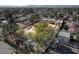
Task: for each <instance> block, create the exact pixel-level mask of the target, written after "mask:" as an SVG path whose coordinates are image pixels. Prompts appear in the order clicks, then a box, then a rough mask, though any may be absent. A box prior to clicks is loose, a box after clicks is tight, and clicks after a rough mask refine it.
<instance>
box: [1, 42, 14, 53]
mask: <svg viewBox="0 0 79 59" xmlns="http://www.w3.org/2000/svg"><path fill="white" fill-rule="evenodd" d="M13 50H14V48H12V47H11V46H10V45H8V44H7V43H5V42H3V41H0V54H9V53H13Z"/></svg>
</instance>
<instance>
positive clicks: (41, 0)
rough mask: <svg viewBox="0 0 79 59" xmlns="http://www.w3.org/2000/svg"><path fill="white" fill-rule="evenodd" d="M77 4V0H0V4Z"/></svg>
mask: <svg viewBox="0 0 79 59" xmlns="http://www.w3.org/2000/svg"><path fill="white" fill-rule="evenodd" d="M61 4H62V5H67V4H68V5H77V4H78V5H79V0H0V5H13V6H27V5H61Z"/></svg>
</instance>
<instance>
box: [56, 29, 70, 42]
mask: <svg viewBox="0 0 79 59" xmlns="http://www.w3.org/2000/svg"><path fill="white" fill-rule="evenodd" d="M57 39H58V40H59V42H60V43H68V42H69V40H70V32H67V31H65V30H62V31H60V32H59V34H58V38H57Z"/></svg>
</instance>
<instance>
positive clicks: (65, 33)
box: [59, 30, 70, 38]
mask: <svg viewBox="0 0 79 59" xmlns="http://www.w3.org/2000/svg"><path fill="white" fill-rule="evenodd" d="M59 35H60V36H63V37H67V38H70V32H67V31H64V30H62V31H60V32H59Z"/></svg>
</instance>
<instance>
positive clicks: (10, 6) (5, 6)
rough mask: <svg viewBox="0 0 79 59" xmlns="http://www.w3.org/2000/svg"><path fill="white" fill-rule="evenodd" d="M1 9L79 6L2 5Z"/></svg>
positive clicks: (73, 6)
mask: <svg viewBox="0 0 79 59" xmlns="http://www.w3.org/2000/svg"><path fill="white" fill-rule="evenodd" d="M0 8H79V5H27V6H13V5H4V6H3V5H0Z"/></svg>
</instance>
